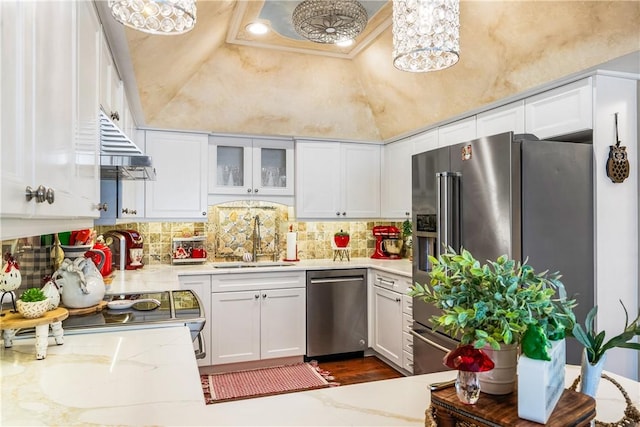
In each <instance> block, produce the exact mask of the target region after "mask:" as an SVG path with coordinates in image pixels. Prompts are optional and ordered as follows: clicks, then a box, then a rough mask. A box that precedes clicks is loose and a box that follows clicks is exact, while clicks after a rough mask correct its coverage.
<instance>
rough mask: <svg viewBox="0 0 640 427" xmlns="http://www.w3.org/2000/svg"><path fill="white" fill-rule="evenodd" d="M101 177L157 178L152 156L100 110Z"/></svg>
mask: <svg viewBox="0 0 640 427" xmlns="http://www.w3.org/2000/svg"><path fill="white" fill-rule="evenodd" d="M100 178H101V179H113V180H115V179H128V180H140V179H148V180H152V181H153V180H155V179H156V170H155V168H154V167H153V163H152V161H151V157H149V156H147V155H145V154H144V153H143V152H142V150H141V149H140V148H139V147H138V146H137V145H136V144H135V143H134V142H133V141H131V139H129V137H127V135H125V134H124V132H122V130H120V128H119V127H118V126H117V125H116V124H115V123H113V121H111V119H110V118H109V117H108V116H107V115H106V114H105V113H104V112H103V111H100Z"/></svg>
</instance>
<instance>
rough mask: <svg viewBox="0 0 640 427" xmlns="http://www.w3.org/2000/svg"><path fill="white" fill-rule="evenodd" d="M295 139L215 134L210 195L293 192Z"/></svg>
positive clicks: (212, 149) (210, 172)
mask: <svg viewBox="0 0 640 427" xmlns="http://www.w3.org/2000/svg"><path fill="white" fill-rule="evenodd" d="M293 159H294V152H293V140H292V139H287V138H254V137H239V136H221V135H212V136H210V137H209V194H228V195H234V194H235V195H241V196H261V195H262V196H292V195H293V188H294V186H293V161H294V160H293Z"/></svg>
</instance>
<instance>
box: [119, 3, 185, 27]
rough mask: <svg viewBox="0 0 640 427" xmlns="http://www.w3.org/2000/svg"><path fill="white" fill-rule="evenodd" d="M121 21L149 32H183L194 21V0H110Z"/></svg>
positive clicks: (128, 25)
mask: <svg viewBox="0 0 640 427" xmlns="http://www.w3.org/2000/svg"><path fill="white" fill-rule="evenodd" d="M109 9H111V14H112V15H113V17H114V18H115V19H116V20H117V21H118V22H120V23H121V24H124V25H126V26H127V27H131V28H133V29H135V30H139V31H143V32H145V33H151V34H164V35H173V34H183V33H186V32H187V31H191V30H192V29H193V27H194V26H195V25H196V1H195V0H109Z"/></svg>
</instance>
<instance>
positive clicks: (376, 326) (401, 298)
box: [370, 269, 413, 373]
mask: <svg viewBox="0 0 640 427" xmlns="http://www.w3.org/2000/svg"><path fill="white" fill-rule="evenodd" d="M370 277H371V282H372V285H373V286H372V287H373V292H372V295H373V298H372V302H371V304H372V306H371V311H372V313H373V314H372V316H371V317H372V319H373V322H372V325H371V328H372V329H373V331H372V332H373V333H372V337H371V340H372V343H373V344H372V348H373V350H375V351H376V352H377V353H378V354H380V355H381V356H382V357H384V358H385V359H386V360H387V361H389V362H391V363H393V364H394V365H396V367H398V368H402V369H403V370H405V371H407V372H410V373H413V336H412V335H411V334H410V331H411V329H412V326H413V314H412V313H413V312H412V304H413V299H412V298H411V297H409V296H408V295H406V293H407V290H408V288H409V287H410V286H411V278H409V277H405V276H399V275H396V274H391V273H388V272H386V271H379V270H375V269H372V270H371V274H370Z"/></svg>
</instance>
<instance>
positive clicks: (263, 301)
mask: <svg viewBox="0 0 640 427" xmlns="http://www.w3.org/2000/svg"><path fill="white" fill-rule="evenodd" d="M304 278H305V274H304V272H295V273H293V274H291V273H272V274H270V273H262V274H260V275H256V274H251V273H240V274H227V275H214V276H212V291H213V293H212V294H211V316H210V318H211V345H210V346H209V349H210V353H211V364H212V365H221V364H227V363H238V362H249V361H255V360H263V359H274V358H279V357H290V356H302V355H304V352H305V348H306V328H305V322H306V288H305V279H304ZM287 286H292V287H287ZM223 289H234V290H233V291H231V292H226V291H225V292H220V291H221V290H223Z"/></svg>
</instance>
